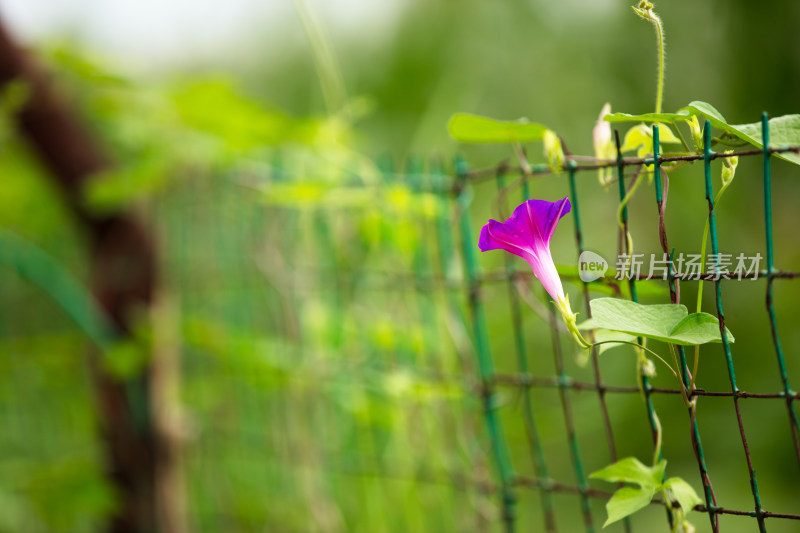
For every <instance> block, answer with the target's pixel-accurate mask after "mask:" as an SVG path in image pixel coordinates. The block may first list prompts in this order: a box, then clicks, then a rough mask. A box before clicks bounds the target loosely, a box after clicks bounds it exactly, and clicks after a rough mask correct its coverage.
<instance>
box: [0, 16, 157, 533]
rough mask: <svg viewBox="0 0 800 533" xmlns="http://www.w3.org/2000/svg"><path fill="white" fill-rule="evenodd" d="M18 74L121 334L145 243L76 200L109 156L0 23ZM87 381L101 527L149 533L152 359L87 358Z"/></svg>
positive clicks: (26, 123) (148, 292) (30, 128)
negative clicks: (97, 444)
mask: <svg viewBox="0 0 800 533" xmlns="http://www.w3.org/2000/svg"><path fill="white" fill-rule="evenodd" d="M14 80H21V81H24V82H25V83H26V85H28V87H29V93H30V94H29V97H28V99H27V100H26V102H25V104H24V105H23V107H22V109H21V110H20V111H19V112H18V113H17V115H16V123H17V126H18V128H19V131H20V132H21V134H22V135H23V136H24V137H25V138H26V139H27V141H28V142H29V143H30V145H31V146H32V147H33V148H34V150H35V152H36V153H37V154H38V156H39V158H40V160H41V161H42V163H43V164H44V165H45V166H46V167H47V169H48V170H49V171H50V174H51V176H52V177H53V178H54V180H55V181H56V182H57V183H58V185H59V186H60V189H61V191H62V192H63V193H64V198H65V201H66V202H67V204H68V205H69V207H70V209H71V211H72V212H73V214H74V215H75V217H76V218H77V219H78V221H79V222H80V224H81V225H82V227H83V228H84V229H85V230H86V232H87V233H88V235H89V237H90V246H91V249H90V253H91V265H92V269H91V270H92V290H93V292H94V294H95V296H96V298H97V300H98V302H99V303H100V305H101V307H102V308H103V309H104V310H105V312H106V313H107V314H108V316H109V317H110V319H111V321H112V322H113V324H114V325H115V326H116V329H117V333H118V334H119V335H120V336H125V335H127V334H128V333H129V330H130V326H131V323H130V320H131V311H132V310H133V309H135V308H137V307H142V306H149V304H150V302H151V300H152V297H153V290H154V284H155V261H154V253H153V246H152V243H151V242H150V240H149V239H148V235H147V232H146V231H145V230H144V229H143V227H142V225H141V224H140V223H139V222H138V221H137V220H136V219H135V218H134V217H133V216H132V215H130V214H125V213H117V214H113V215H110V216H103V217H99V216H95V215H93V214H91V213H89V212H87V211H86V210H85V209H84V208H83V207H82V204H81V202H80V191H81V187H82V186H83V185H84V183H85V182H86V181H87V180H88V179H89V178H90V177H91V176H92V175H94V174H96V173H97V172H98V171H101V170H105V169H106V168H108V166H109V160H108V158H107V157H106V156H105V154H103V152H102V150H101V149H100V148H99V146H98V145H97V143H95V142H94V141H93V139H92V138H91V135H89V133H88V131H87V130H86V129H85V128H84V127H83V126H82V125H81V123H80V121H79V120H78V118H77V117H76V116H75V115H74V114H73V113H72V112H71V111H70V109H69V107H68V106H67V104H66V103H65V101H64V100H63V99H61V98H60V97H59V95H58V94H57V92H56V91H55V90H54V88H53V87H52V84H50V83H49V82H48V79H47V77H46V75H45V73H44V72H43V71H42V70H41V69H39V68H38V67H37V65H36V64H35V63H34V62H33V61H32V60H31V58H30V57H29V56H28V55H27V54H26V53H25V52H24V51H23V50H22V49H20V48H19V47H17V46H16V45H15V44H14V42H13V41H12V39H11V37H10V35H9V33H8V31H7V30H6V28H4V27H3V25H2V23H0V86H4V85H5V84H6V83H8V82H11V81H14ZM93 367H94V368H95V372H94V382H95V383H94V385H95V388H96V397H97V400H98V411H99V416H100V417H101V428H102V431H103V437H104V439H105V443H106V452H107V468H108V475H109V478H110V479H111V481H112V483H113V484H114V485H115V488H116V490H117V492H118V494H119V495H120V498H121V502H120V506H119V509H118V511H117V512H116V513H115V514H114V516H113V517H112V518H111V522H110V524H109V527H108V531H110V532H114V533H144V532H147V533H150V532H153V531H156V530H157V525H156V524H157V520H156V517H155V513H156V504H155V495H156V494H157V491H156V487H155V483H156V479H157V476H156V470H157V469H158V468H159V465H160V464H161V466H163V462H164V461H168V460H169V457H170V453H168V451H167V450H166V447H165V445H162V439H161V438H160V437H159V432H158V431H155V430H154V429H153V428H154V427H155V425H154V424H153V422H152V416H151V412H152V410H151V406H150V393H151V391H150V389H151V381H152V373H153V367H152V365H149V366H147V367H146V368H144V369H143V370H142V371H141V372H140V373H139V374H138V375H136V376H134V377H132V378H130V379H129V380H127V381H125V382H122V381H120V380H118V379H116V378H114V377H112V376H110V375H109V374H108V373H106V372H105V371H104V369H103V365H102V364H99V359H97V358H96V357H95V358H94V364H93Z"/></svg>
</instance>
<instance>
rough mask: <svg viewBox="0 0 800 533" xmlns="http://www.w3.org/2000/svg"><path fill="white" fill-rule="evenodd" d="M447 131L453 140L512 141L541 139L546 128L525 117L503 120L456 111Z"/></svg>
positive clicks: (478, 141) (473, 141) (479, 141)
mask: <svg viewBox="0 0 800 533" xmlns="http://www.w3.org/2000/svg"><path fill="white" fill-rule="evenodd" d="M447 131H449V132H450V135H451V136H452V137H453V138H454V139H455V140H457V141H461V142H466V143H513V142H529V141H541V140H542V137H544V132H546V131H548V129H547V128H546V127H545V126H542V125H541V124H536V123H533V122H530V121H528V119H526V118H521V119H518V120H515V121H503V120H495V119H493V118H488V117H481V116H479V115H472V114H469V113H456V114H455V115H453V117H452V118H451V119H450V122H448V124H447Z"/></svg>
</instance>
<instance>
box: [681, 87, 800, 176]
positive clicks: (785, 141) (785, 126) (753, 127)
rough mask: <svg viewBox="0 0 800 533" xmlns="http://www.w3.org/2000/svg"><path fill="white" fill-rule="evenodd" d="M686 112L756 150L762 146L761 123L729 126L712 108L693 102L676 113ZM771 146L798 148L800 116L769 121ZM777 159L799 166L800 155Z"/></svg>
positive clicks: (789, 155) (787, 116) (784, 156)
mask: <svg viewBox="0 0 800 533" xmlns="http://www.w3.org/2000/svg"><path fill="white" fill-rule="evenodd" d="M684 111H686V112H688V113H690V114H692V115H698V116H701V117H703V118H705V119H707V120H708V121H709V122H710V123H711V125H712V126H714V127H715V128H717V129H720V130H723V131H726V132H728V133H729V134H732V135H734V136H736V137H738V138H740V139H742V140H743V141H745V142H748V143H750V144H752V145H753V146H755V147H757V148H762V147H763V146H764V143H763V139H762V137H761V122H754V123H752V124H738V125H731V124H728V123H727V121H726V120H725V117H723V116H722V114H721V113H720V112H719V111H717V110H716V109H715V108H714V106H712V105H711V104H708V103H706V102H700V101H694V102H691V103H690V104H689V105H688V106H686V107H685V108H683V109H681V110H680V111H678V112H679V113H681V112H684ZM769 131H770V145H771V146H798V145H800V115H784V116H782V117H776V118H773V119H770V121H769ZM776 156H777V157H780V158H781V159H785V160H786V161H789V162H792V163H795V164H798V165H800V154H792V153H785V154H776Z"/></svg>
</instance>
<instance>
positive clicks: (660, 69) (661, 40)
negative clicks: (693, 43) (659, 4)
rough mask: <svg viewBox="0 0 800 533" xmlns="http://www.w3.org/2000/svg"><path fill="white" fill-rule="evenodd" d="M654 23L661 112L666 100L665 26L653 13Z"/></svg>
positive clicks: (658, 110) (658, 104)
mask: <svg viewBox="0 0 800 533" xmlns="http://www.w3.org/2000/svg"><path fill="white" fill-rule="evenodd" d="M653 25H655V27H656V35H657V37H658V88H657V89H656V113H661V104H662V102H663V100H664V26H663V24H661V19H660V18H658V16H657V15H656V14H655V13H653Z"/></svg>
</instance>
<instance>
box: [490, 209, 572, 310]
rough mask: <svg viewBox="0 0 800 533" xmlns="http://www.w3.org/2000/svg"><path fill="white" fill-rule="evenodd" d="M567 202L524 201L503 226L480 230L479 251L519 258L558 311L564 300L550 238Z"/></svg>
mask: <svg viewBox="0 0 800 533" xmlns="http://www.w3.org/2000/svg"><path fill="white" fill-rule="evenodd" d="M570 208H571V206H570V203H569V198H563V199H561V200H559V201H557V202H548V201H547V200H527V201H526V202H523V203H522V204H520V205H519V206H517V208H516V209H514V214H513V215H511V218H509V219H508V220H506V221H505V222H498V221H496V220H491V219H490V220H489V222H488V223H487V224H486V225H485V226H484V227H483V229H482V230H481V237H480V240H479V242H478V246H479V247H480V249H481V251H483V252H486V251H488V250H505V251H507V252H510V253H512V254H514V255H518V256H519V257H521V258H523V259H524V260H525V261H527V262H528V264H529V265H530V266H531V268H532V269H533V274H534V275H535V276H536V277H537V278H538V279H539V281H541V282H542V285H544V288H545V290H546V291H547V293H548V294H549V295H550V296H551V297H552V298H553V300H554V301H555V303H556V305H557V306H558V307H559V308H562V305H563V304H564V303H565V300H566V298H565V297H564V288H563V287H562V286H561V278H559V277H558V272H557V271H556V266H555V264H554V263H553V257H552V256H551V255H550V238H551V237H552V236H553V232H554V231H555V229H556V224H558V221H559V220H560V219H561V217H563V216H564V215H566V214H567V213H569V210H570Z"/></svg>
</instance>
